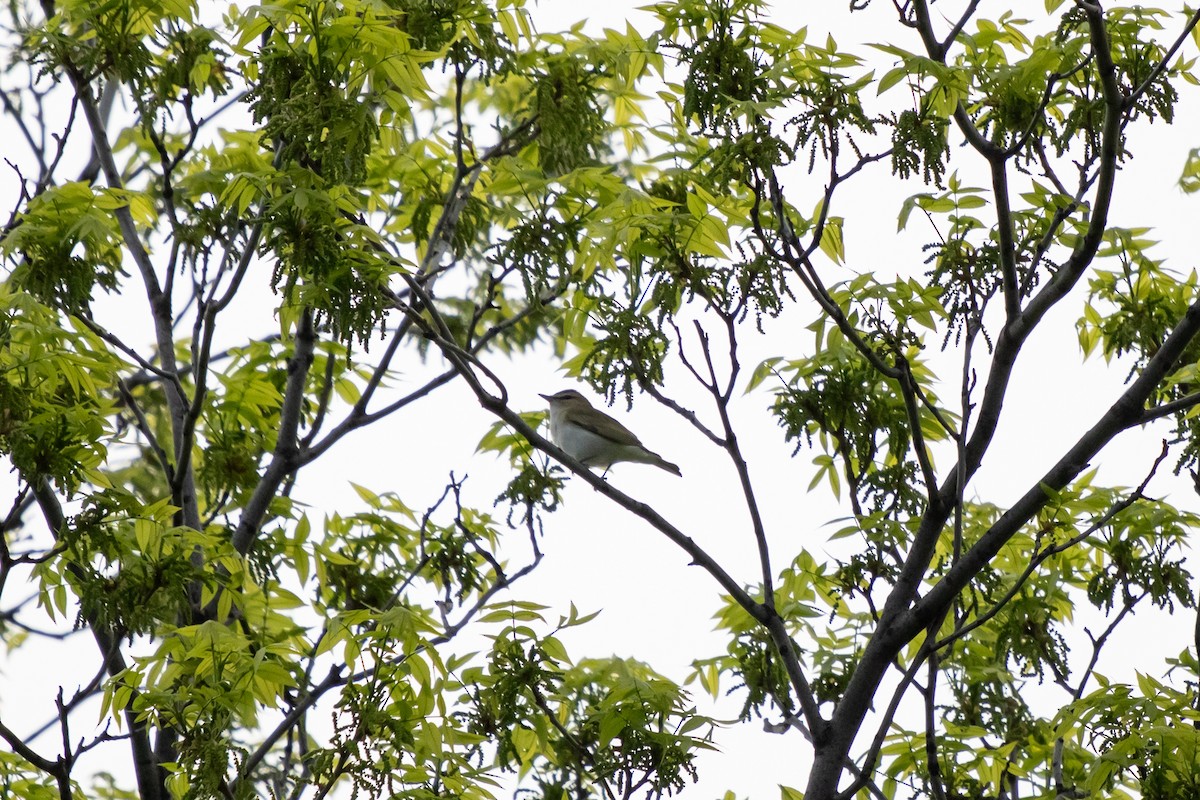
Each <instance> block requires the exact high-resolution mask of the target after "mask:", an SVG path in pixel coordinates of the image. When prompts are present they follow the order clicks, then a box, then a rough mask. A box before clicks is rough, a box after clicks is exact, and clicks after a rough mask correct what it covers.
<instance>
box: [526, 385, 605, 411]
mask: <svg viewBox="0 0 1200 800" xmlns="http://www.w3.org/2000/svg"><path fill="white" fill-rule="evenodd" d="M539 397H541V398H543V399H544V400H545V401H546V402H548V403H549V404H550V407H551V408H555V407H557V408H563V409H568V408H591V407H592V404H591V403H589V402H588V399H587V398H586V397H584V396H583V395H582V394H580V393H579V392H577V391H575V390H574V389H563V390H562V391H561V392H555V393H554V394H543V395H539Z"/></svg>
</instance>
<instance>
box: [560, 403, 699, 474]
mask: <svg viewBox="0 0 1200 800" xmlns="http://www.w3.org/2000/svg"><path fill="white" fill-rule="evenodd" d="M539 397H542V398H544V399H545V400H546V402H548V403H549V404H550V438H551V439H553V440H554V443H555V444H556V445H558V446H559V447H561V448H562V449H563V450H565V451H566V452H567V455H569V456H571V457H572V458H574V459H576V460H578V461H579V462H580V463H582V464H584V465H585V466H588V467H603V468H604V471H605V472H608V470H609V468H611V467H612V465H613V464H615V463H617V462H618V461H632V462H635V463H638V464H653V465H654V466H656V467H658V468H659V469H663V470H666V471H667V472H670V473H671V474H672V475H678V476H679V477H681V478H682V477H683V471H682V470H680V469H679V466H678V465H676V464H672V463H671V462H670V461H667V460H666V459H665V458H663V457H662V456H660V455H659V454H658V453H655V452H654V451H653V450H650V449H648V448H647V447H646V446H645V445H644V444H642V441H641V440H640V439H638V437H637V436H635V435H634V434H633V431H631V430H629V429H628V428H626V427H625V426H624V425H622V424H621V423H619V422H617V421H616V420H615V419H613V418H612V417H610V416H609V415H608V414H605V413H604V412H603V411H599V410H597V409H595V408H592V404H591V403H589V402H588V400H587V398H586V397H584V396H583V395H582V394H580V393H579V392H577V391H575V390H574V389H563V390H562V391H561V392H555V393H554V394H540V395H539Z"/></svg>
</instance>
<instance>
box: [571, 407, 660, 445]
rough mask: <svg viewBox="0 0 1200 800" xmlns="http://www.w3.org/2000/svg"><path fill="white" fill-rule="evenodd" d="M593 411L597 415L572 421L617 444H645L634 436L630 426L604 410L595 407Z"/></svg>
mask: <svg viewBox="0 0 1200 800" xmlns="http://www.w3.org/2000/svg"><path fill="white" fill-rule="evenodd" d="M592 412H593V413H594V415H595V416H593V417H592V418H590V419H586V420H581V419H578V418H575V419H572V420H571V421H572V422H574V423H575V424H576V425H578V426H579V427H581V428H583V429H584V430H587V431H591V432H592V433H594V434H596V435H597V436H600V437H603V438H605V439H608V440H609V441H610V442H616V443H617V444H624V445H636V446H637V447H642V446H643V445H642V440H641V439H639V438H638V437H636V436H634V435H633V431H631V430H629V428H626V427H625V426H624V425H622V424H621V423H619V422H617V421H616V420H615V419H613V418H612V417H610V416H609V415H608V414H605V413H604V412H603V411H599V410H597V409H595V408H593V409H592Z"/></svg>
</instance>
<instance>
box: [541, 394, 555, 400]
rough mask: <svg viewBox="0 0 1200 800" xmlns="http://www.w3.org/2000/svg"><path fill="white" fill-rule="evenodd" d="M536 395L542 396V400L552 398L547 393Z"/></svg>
mask: <svg viewBox="0 0 1200 800" xmlns="http://www.w3.org/2000/svg"><path fill="white" fill-rule="evenodd" d="M538 397H540V398H542V399H543V400H547V401H548V400H550V399H552V398H551V397H550V395H548V394H538Z"/></svg>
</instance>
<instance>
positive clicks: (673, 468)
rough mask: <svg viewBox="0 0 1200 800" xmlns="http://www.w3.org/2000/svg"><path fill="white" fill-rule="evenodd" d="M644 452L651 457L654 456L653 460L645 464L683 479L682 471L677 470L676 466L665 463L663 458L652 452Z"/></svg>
mask: <svg viewBox="0 0 1200 800" xmlns="http://www.w3.org/2000/svg"><path fill="white" fill-rule="evenodd" d="M646 452H647V453H649V454H650V455H651V456H654V458H653V459H647V460H646V463H647V464H653V465H654V466H656V467H658V468H659V469H665V470H666V471H667V472H670V473H671V474H672V475H678V476H679V477H681V478H682V477H683V470H681V469H680V468H679V465H678V464H672V463H671V462H670V461H667V460H666V459H665V458H663V457H662V456H660V455H659V454H658V453H655V452H652V451H649V450H647V451H646Z"/></svg>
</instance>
